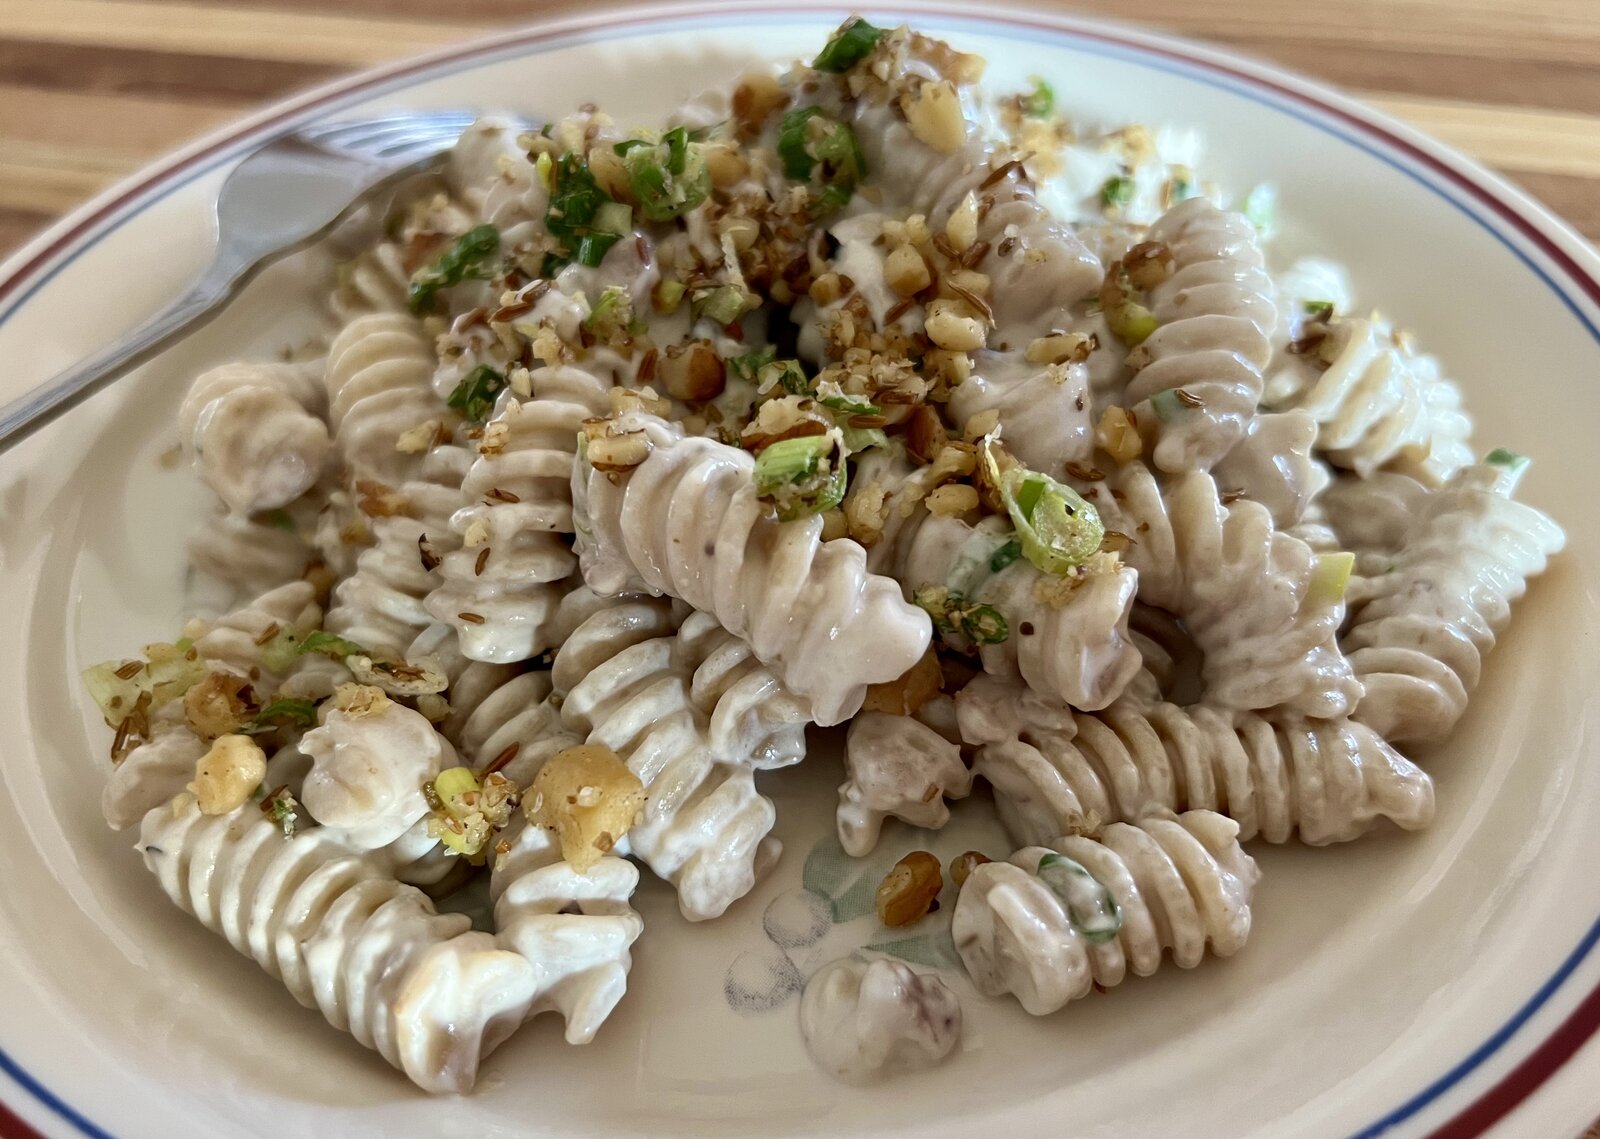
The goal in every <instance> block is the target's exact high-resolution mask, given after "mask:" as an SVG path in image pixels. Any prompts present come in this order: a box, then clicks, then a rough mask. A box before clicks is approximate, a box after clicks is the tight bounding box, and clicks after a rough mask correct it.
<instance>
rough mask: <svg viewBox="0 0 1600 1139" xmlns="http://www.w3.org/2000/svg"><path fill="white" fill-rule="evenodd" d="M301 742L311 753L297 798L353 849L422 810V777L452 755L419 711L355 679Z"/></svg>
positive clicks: (450, 761)
mask: <svg viewBox="0 0 1600 1139" xmlns="http://www.w3.org/2000/svg"><path fill="white" fill-rule="evenodd" d="M300 746H301V748H302V749H304V751H305V752H306V754H307V755H309V756H310V757H311V772H310V774H309V775H307V776H306V780H305V789H304V790H303V791H302V792H301V795H300V799H301V801H302V802H303V803H304V804H305V807H306V810H307V811H309V812H310V813H311V817H312V818H314V819H316V820H317V822H319V823H321V824H322V826H323V828H324V829H326V830H328V831H329V832H331V833H333V834H336V835H338V836H339V837H340V839H341V840H342V841H343V842H345V843H347V844H349V846H350V847H351V848H352V849H355V850H373V849H375V848H377V847H381V846H385V845H387V844H389V843H391V842H393V841H394V840H395V839H397V838H399V837H400V836H401V835H403V834H405V833H406V831H408V830H409V829H410V828H411V827H412V826H413V825H414V824H415V823H416V822H417V821H418V820H419V819H421V818H422V817H423V816H424V815H426V814H427V813H428V804H427V801H426V800H425V799H424V798H423V794H422V786H423V784H425V783H427V782H428V781H429V780H431V779H432V778H433V777H434V776H436V775H438V774H439V772H440V771H442V770H444V769H445V768H446V767H454V766H455V758H456V756H455V750H454V749H453V748H451V746H450V744H449V742H448V741H447V740H445V739H444V737H443V736H441V735H439V733H437V732H436V731H434V730H433V725H431V724H430V723H428V721H427V719H426V718H425V717H424V716H423V715H422V714H421V713H419V712H415V711H413V710H411V709H410V708H407V707H405V706H404V705H401V704H397V703H395V702H394V701H393V700H390V699H388V698H387V697H386V696H384V695H383V693H382V692H381V691H379V690H377V689H375V688H361V687H358V686H351V687H350V688H348V689H342V690H341V691H340V692H339V694H338V695H337V697H336V700H335V703H334V706H333V708H332V710H331V711H330V712H329V713H328V715H327V718H326V719H325V720H324V721H323V722H322V724H321V725H320V726H319V727H317V728H314V729H313V730H311V731H309V732H307V733H306V734H305V736H304V737H303V738H302V739H301V741H300Z"/></svg>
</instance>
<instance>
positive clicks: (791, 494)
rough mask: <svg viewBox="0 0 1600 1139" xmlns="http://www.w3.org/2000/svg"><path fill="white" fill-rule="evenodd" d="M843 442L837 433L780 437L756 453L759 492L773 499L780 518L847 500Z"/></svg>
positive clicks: (817, 511)
mask: <svg viewBox="0 0 1600 1139" xmlns="http://www.w3.org/2000/svg"><path fill="white" fill-rule="evenodd" d="M840 442H841V439H840V437H839V436H838V434H837V433H830V434H827V435H804V436H801V437H800V438H797V439H780V440H779V441H778V442H776V443H773V444H771V445H770V446H768V447H767V449H766V450H764V451H762V452H761V454H760V455H758V456H757V457H756V466H755V471H754V472H753V477H754V479H755V484H756V493H757V494H758V495H759V496H761V497H762V498H765V499H769V500H771V501H772V503H773V504H774V505H775V506H776V507H777V508H778V518H779V519H780V520H781V521H784V522H792V521H794V520H795V519H796V518H803V517H805V516H806V515H808V514H821V513H822V512H823V511H826V510H832V509H833V508H834V507H835V506H838V505H839V503H841V502H843V501H844V493H845V480H846V478H847V475H846V473H845V462H844V454H843V452H842V450H841V449H840V446H839V444H840Z"/></svg>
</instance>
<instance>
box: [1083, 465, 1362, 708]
mask: <svg viewBox="0 0 1600 1139" xmlns="http://www.w3.org/2000/svg"><path fill="white" fill-rule="evenodd" d="M1084 497H1086V498H1087V499H1089V501H1091V502H1093V503H1094V504H1095V506H1096V508H1097V509H1098V510H1099V511H1100V515H1101V517H1102V518H1103V519H1104V520H1105V524H1106V526H1107V527H1108V528H1109V529H1112V530H1115V531H1118V532H1120V533H1122V534H1125V535H1127V536H1128V537H1129V539H1130V544H1129V547H1128V549H1127V551H1126V553H1125V556H1126V557H1127V559H1128V564H1129V565H1131V566H1132V567H1133V568H1134V569H1136V570H1137V571H1138V573H1139V590H1140V595H1141V597H1142V598H1143V600H1144V601H1145V602H1147V603H1148V604H1151V605H1156V606H1159V607H1161V608H1163V609H1166V610H1168V611H1169V612H1171V613H1173V614H1174V615H1176V616H1178V617H1180V618H1182V619H1183V622H1184V625H1185V627H1186V628H1187V629H1188V632H1189V635H1190V636H1191V637H1192V638H1193V639H1194V643H1195V645H1196V646H1197V647H1198V648H1199V649H1200V651H1201V652H1202V653H1203V654H1204V655H1205V666H1204V671H1203V680H1204V684H1205V691H1206V700H1207V702H1209V703H1211V704H1213V705H1215V706H1217V707H1220V708H1228V709H1241V710H1253V709H1259V708H1274V707H1281V708H1284V709H1285V710H1287V711H1291V712H1297V713H1299V714H1301V715H1307V716H1316V717H1330V716H1340V715H1346V714H1348V713H1349V711H1350V709H1351V708H1353V707H1354V706H1355V702H1356V700H1357V699H1358V698H1359V696H1360V694H1361V686H1360V684H1359V683H1358V682H1357V681H1356V679H1355V677H1354V676H1353V674H1352V673H1351V670H1350V665H1349V662H1347V661H1346V660H1345V659H1344V656H1343V654H1342V653H1341V652H1340V651H1339V647H1338V644H1337V642H1336V639H1335V638H1336V634H1337V632H1338V628H1339V624H1340V622H1341V621H1342V620H1343V619H1344V604H1343V599H1342V597H1341V596H1340V595H1339V594H1337V593H1334V592H1333V591H1331V590H1327V591H1324V590H1319V589H1316V588H1314V587H1315V584H1316V581H1317V569H1318V565H1319V562H1318V560H1317V555H1315V554H1313V553H1312V552H1311V550H1310V548H1309V547H1308V546H1306V544H1305V543H1304V542H1301V541H1299V540H1298V539H1295V538H1292V537H1290V536H1289V535H1288V534H1284V533H1280V532H1277V531H1275V530H1274V529H1273V526H1272V521H1271V517H1270V515H1269V512H1268V511H1267V509H1266V508H1265V507H1263V506H1262V505H1260V504H1259V503H1256V502H1252V501H1249V500H1241V501H1238V502H1234V503H1231V504H1227V505H1225V504H1224V503H1223V502H1222V500H1221V497H1220V495H1219V493H1218V490H1217V485H1216V483H1215V481H1214V480H1212V478H1211V477H1210V476H1208V475H1205V474H1202V473H1200V472H1197V471H1191V472H1188V473H1185V474H1181V475H1177V476H1174V477H1171V478H1169V479H1167V480H1165V481H1162V480H1159V479H1157V477H1156V476H1155V475H1154V474H1152V473H1151V472H1150V470H1149V469H1148V468H1146V467H1145V466H1144V465H1143V464H1141V463H1138V462H1134V463H1129V464H1127V465H1126V466H1124V467H1123V468H1122V469H1121V470H1120V471H1119V472H1117V474H1116V475H1115V476H1113V477H1112V478H1111V479H1109V480H1107V481H1106V482H1104V483H1101V484H1094V485H1089V486H1087V487H1086V488H1085V490H1084Z"/></svg>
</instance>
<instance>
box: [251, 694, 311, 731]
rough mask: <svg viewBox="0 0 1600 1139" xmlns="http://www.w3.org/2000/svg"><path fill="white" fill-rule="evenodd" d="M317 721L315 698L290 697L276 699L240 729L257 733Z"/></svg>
mask: <svg viewBox="0 0 1600 1139" xmlns="http://www.w3.org/2000/svg"><path fill="white" fill-rule="evenodd" d="M316 722H317V703H316V701H315V700H302V699H299V698H295V697H288V698H283V699H278V700H274V701H273V702H272V703H270V704H268V705H267V706H266V707H265V708H263V709H261V711H259V712H257V713H256V715H255V718H254V719H253V720H251V721H250V722H249V723H248V724H246V725H245V726H244V727H243V728H242V729H240V730H241V731H242V732H243V733H244V734H245V735H247V736H249V735H255V734H257V733H258V732H270V731H272V729H274V728H279V727H283V726H285V725H288V726H291V727H296V728H305V727H309V726H310V725H312V724H314V723H316Z"/></svg>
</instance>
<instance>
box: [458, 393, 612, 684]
mask: <svg viewBox="0 0 1600 1139" xmlns="http://www.w3.org/2000/svg"><path fill="white" fill-rule="evenodd" d="M529 382H530V385H531V390H532V392H533V398H531V399H529V400H527V401H526V402H524V401H521V400H518V399H517V398H515V397H514V396H506V397H502V402H501V404H500V406H499V409H498V410H497V411H496V413H495V415H494V416H493V418H491V419H490V420H489V422H488V424H487V425H486V426H485V428H484V435H483V439H482V440H480V441H479V443H478V457H477V458H476V459H475V460H474V461H473V463H472V466H471V467H470V468H469V469H468V470H467V473H466V476H465V478H464V480H463V481H462V483H461V497H462V498H464V499H466V500H467V502H466V505H464V506H462V507H461V508H460V509H458V510H457V511H456V512H455V514H454V515H453V516H452V517H451V519H450V528H451V529H452V530H453V531H454V532H455V533H456V535H458V536H459V537H460V539H461V542H462V546H461V548H460V549H458V550H452V551H450V552H449V553H447V554H444V555H443V562H442V563H441V565H440V567H439V569H440V576H441V577H442V578H443V581H442V582H441V584H440V585H438V586H437V587H436V588H435V589H434V591H433V592H432V593H431V594H430V595H429V596H428V599H427V602H426V606H427V609H428V611H429V612H430V613H431V614H432V615H433V616H434V617H435V618H437V619H438V620H440V621H444V622H445V623H447V624H449V625H451V626H453V627H454V628H455V630H456V634H457V636H459V637H460V638H461V650H462V652H463V653H465V654H466V655H467V656H469V657H471V658H473V659H474V660H486V661H492V662H496V663H506V662H510V661H518V660H527V659H529V658H530V657H533V656H536V655H538V654H539V653H542V652H544V651H545V650H546V649H549V648H551V647H553V645H552V639H551V635H550V628H549V626H550V622H551V619H552V618H553V616H554V613H555V608H556V605H557V604H558V603H559V601H560V597H561V593H562V587H561V582H562V581H563V579H565V578H566V577H567V575H568V574H569V573H570V572H571V571H572V570H573V568H574V567H575V563H574V559H573V557H572V552H571V550H570V549H569V548H568V546H567V545H566V543H565V542H563V541H562V536H563V535H568V534H571V533H572V497H571V496H572V489H571V485H572V462H573V454H574V452H575V450H576V447H577V438H578V429H579V427H580V425H581V424H582V422H583V420H584V419H586V418H588V417H590V416H594V415H599V414H602V413H603V412H604V411H606V410H607V409H608V407H609V400H608V398H607V396H606V387H605V386H604V385H603V384H601V383H600V381H599V380H597V379H596V378H595V377H593V376H591V375H590V374H588V373H586V372H582V371H579V370H578V369H576V368H572V367H560V368H540V369H537V370H535V371H534V372H533V373H532V374H531V376H530V381H529Z"/></svg>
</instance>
